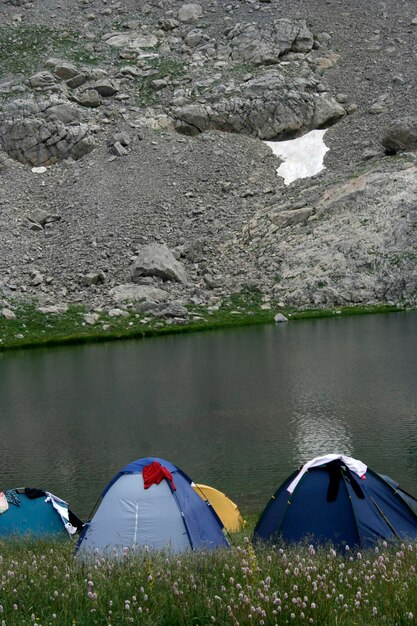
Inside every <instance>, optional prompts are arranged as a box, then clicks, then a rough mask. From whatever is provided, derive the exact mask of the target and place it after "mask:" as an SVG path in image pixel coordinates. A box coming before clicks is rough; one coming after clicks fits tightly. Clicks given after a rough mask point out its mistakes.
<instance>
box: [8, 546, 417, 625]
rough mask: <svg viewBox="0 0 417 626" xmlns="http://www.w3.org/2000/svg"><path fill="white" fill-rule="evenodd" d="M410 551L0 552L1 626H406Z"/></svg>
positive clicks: (414, 553)
mask: <svg viewBox="0 0 417 626" xmlns="http://www.w3.org/2000/svg"><path fill="white" fill-rule="evenodd" d="M416 567H417V544H416V543H410V544H408V543H404V544H401V545H398V546H396V547H395V546H394V547H393V546H387V544H385V543H384V544H381V545H380V546H379V547H377V548H375V549H374V550H371V551H364V552H362V553H361V552H358V551H357V550H354V549H349V548H346V550H345V553H344V554H337V553H336V552H335V551H334V550H333V549H332V548H331V547H325V548H322V549H320V550H315V549H314V548H313V547H312V546H308V545H305V546H297V547H280V548H278V547H272V546H269V547H268V546H263V547H257V548H256V550H255V549H253V548H252V547H251V545H250V544H249V542H248V541H247V540H245V541H243V542H242V544H241V545H240V546H237V547H234V548H232V549H230V550H226V549H223V550H215V551H208V552H196V553H191V552H190V553H186V554H181V555H175V554H172V553H169V552H165V553H164V552H159V553H151V552H147V551H142V552H141V553H136V554H131V553H129V551H126V554H125V556H124V558H122V559H119V560H116V559H108V558H107V559H105V558H101V557H100V556H98V555H97V556H96V557H95V558H94V559H93V560H92V561H91V562H88V563H82V562H79V561H78V560H77V559H75V558H74V556H73V546H72V545H71V544H67V543H57V542H45V541H41V542H35V541H30V540H26V541H23V542H18V541H8V542H5V541H2V542H0V568H1V569H0V576H1V583H0V623H1V624H2V626H12V625H19V626H21V625H24V624H31V625H32V626H34V625H36V624H37V625H38V626H47V625H49V624H62V625H69V626H72V625H74V624H77V625H80V626H90V625H93V624H100V625H112V626H121V625H124V624H146V625H152V626H162V625H164V626H176V625H182V624H184V625H185V624H187V625H188V624H193V625H197V624H198V625H201V626H203V625H206V624H233V625H235V626H237V625H238V624H240V625H246V624H258V625H269V624H318V625H320V626H332V625H336V624H337V625H341V624H342V625H349V626H350V625H352V624H361V625H364V626H365V625H366V626H368V625H373V624H375V625H376V624H389V625H393V626H394V625H395V624H399V625H402V624H411V623H414V622H415V615H417V577H416Z"/></svg>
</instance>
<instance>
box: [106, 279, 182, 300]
mask: <svg viewBox="0 0 417 626" xmlns="http://www.w3.org/2000/svg"><path fill="white" fill-rule="evenodd" d="M109 293H110V295H111V297H112V298H114V300H116V302H166V301H167V300H169V298H170V294H169V293H168V291H164V290H163V289H158V288H157V287H151V286H148V285H132V284H131V283H127V284H125V285H118V286H117V287H113V289H110V292H109Z"/></svg>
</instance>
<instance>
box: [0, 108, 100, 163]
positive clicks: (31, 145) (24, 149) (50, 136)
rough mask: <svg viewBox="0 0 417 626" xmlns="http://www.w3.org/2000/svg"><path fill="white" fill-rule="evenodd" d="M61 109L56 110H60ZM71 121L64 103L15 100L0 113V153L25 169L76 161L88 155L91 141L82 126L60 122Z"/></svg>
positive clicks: (86, 129)
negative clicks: (2, 152) (26, 166)
mask: <svg viewBox="0 0 417 626" xmlns="http://www.w3.org/2000/svg"><path fill="white" fill-rule="evenodd" d="M61 104H62V105H65V108H64V109H62V110H60V106H61ZM61 114H62V115H64V116H65V118H66V119H68V118H69V117H71V106H70V105H69V104H68V103H59V102H58V103H57V102H55V101H48V100H46V101H42V102H34V101H31V100H16V101H14V102H11V103H8V104H7V105H5V106H4V108H3V111H2V112H1V113H0V149H1V150H3V151H4V152H6V153H7V155H8V156H9V157H10V158H11V159H14V160H15V161H19V162H20V163H23V164H25V165H32V166H38V165H52V164H54V163H57V162H58V161H61V160H62V159H67V158H69V157H72V158H73V159H74V160H77V159H79V158H81V157H82V156H84V155H85V154H87V153H88V152H90V151H91V150H92V149H93V147H94V139H93V136H92V135H91V133H90V131H89V127H88V126H87V125H86V124H80V123H78V122H76V121H75V120H76V119H77V117H78V115H77V113H75V112H74V114H73V115H72V119H73V120H74V121H73V122H72V123H71V124H66V123H64V122H62V121H61V120H60V119H59V118H60V115H61Z"/></svg>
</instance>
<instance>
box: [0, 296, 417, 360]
mask: <svg viewBox="0 0 417 626" xmlns="http://www.w3.org/2000/svg"><path fill="white" fill-rule="evenodd" d="M268 306H269V307H270V308H266V307H265V303H263V302H262V301H261V298H260V297H259V294H257V293H256V292H255V293H254V292H246V293H240V294H235V295H233V296H231V297H230V299H229V300H227V301H226V302H225V303H224V304H222V305H221V306H220V307H219V308H218V309H217V310H209V309H207V308H206V307H198V306H195V307H189V317H188V319H187V320H175V318H174V319H173V320H169V319H168V320H166V319H165V320H161V318H158V317H153V318H149V317H144V316H143V315H142V316H141V315H138V314H137V313H136V312H135V311H134V310H132V311H129V312H127V311H126V312H125V316H121V317H109V315H107V314H106V313H104V312H100V313H99V314H97V319H96V320H95V321H94V323H92V324H91V323H88V322H86V321H85V320H86V319H88V318H87V315H88V313H87V311H86V309H85V308H84V307H83V306H80V305H73V306H70V307H69V308H68V310H67V311H65V312H63V313H42V312H40V311H39V310H38V308H37V305H36V304H35V303H34V302H32V303H27V302H25V303H20V304H17V305H16V307H15V311H16V318H15V319H5V318H4V317H0V352H5V351H8V350H19V349H23V348H39V347H53V346H65V345H79V344H87V343H99V342H105V341H116V340H122V339H142V338H145V337H156V336H162V335H173V334H185V333H190V332H197V331H208V330H218V329H225V328H236V327H243V326H248V327H249V326H255V325H261V324H273V323H275V319H274V318H275V316H276V315H277V314H281V315H283V316H284V317H285V318H286V319H287V320H288V322H292V321H298V320H306V319H319V318H331V317H347V316H352V315H369V314H377V313H394V312H405V311H412V310H413V309H411V308H410V307H406V306H402V305H382V304H381V305H358V306H347V307H335V308H321V309H318V308H314V309H313V308H305V309H300V308H292V307H278V306H275V305H274V304H273V303H271V304H270V305H268ZM284 323H285V322H284Z"/></svg>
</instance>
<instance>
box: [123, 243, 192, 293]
mask: <svg viewBox="0 0 417 626" xmlns="http://www.w3.org/2000/svg"><path fill="white" fill-rule="evenodd" d="M130 273H131V277H132V281H133V282H137V281H138V279H140V278H141V277H142V276H158V277H159V278H162V280H173V281H177V282H179V283H183V284H186V283H187V276H186V273H185V270H184V267H183V265H182V264H181V263H180V262H179V261H177V260H176V259H175V257H174V255H173V254H172V252H171V251H170V250H169V248H167V247H166V246H165V245H163V244H158V243H151V244H148V245H146V246H144V247H143V248H142V249H141V250H140V252H139V254H138V256H137V258H136V260H135V262H134V263H133V265H132V266H131V270H130Z"/></svg>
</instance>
